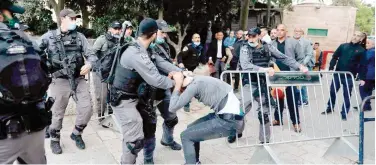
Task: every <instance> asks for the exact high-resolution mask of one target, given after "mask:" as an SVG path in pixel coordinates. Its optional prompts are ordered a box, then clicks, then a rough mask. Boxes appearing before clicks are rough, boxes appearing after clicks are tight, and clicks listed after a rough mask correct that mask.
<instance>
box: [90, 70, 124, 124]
mask: <svg viewBox="0 0 376 165" xmlns="http://www.w3.org/2000/svg"><path fill="white" fill-rule="evenodd" d="M95 74H96V73H95V72H91V73H90V74H89V76H88V80H89V85H90V89H91V90H90V92H91V93H92V98H93V101H92V103H94V105H93V112H94V113H93V117H92V118H91V120H95V121H98V122H99V124H100V125H102V126H103V127H106V128H111V129H114V130H116V131H119V128H120V127H119V125H118V123H117V121H116V120H115V117H114V115H113V113H112V109H111V106H110V105H109V104H108V103H107V94H108V90H107V89H108V85H107V84H106V83H102V82H101V81H100V79H99V77H98V76H97V75H95Z"/></svg>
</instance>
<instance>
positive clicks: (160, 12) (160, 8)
mask: <svg viewBox="0 0 376 165" xmlns="http://www.w3.org/2000/svg"><path fill="white" fill-rule="evenodd" d="M159 5H160V6H159V9H158V19H163V10H164V8H163V0H161V3H160V4H159Z"/></svg>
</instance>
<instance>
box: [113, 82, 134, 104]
mask: <svg viewBox="0 0 376 165" xmlns="http://www.w3.org/2000/svg"><path fill="white" fill-rule="evenodd" d="M109 96H110V104H111V105H112V106H118V105H119V104H120V101H121V100H130V99H138V96H137V95H136V94H130V93H127V92H124V91H121V90H119V89H116V88H115V87H111V89H110V95H109Z"/></svg>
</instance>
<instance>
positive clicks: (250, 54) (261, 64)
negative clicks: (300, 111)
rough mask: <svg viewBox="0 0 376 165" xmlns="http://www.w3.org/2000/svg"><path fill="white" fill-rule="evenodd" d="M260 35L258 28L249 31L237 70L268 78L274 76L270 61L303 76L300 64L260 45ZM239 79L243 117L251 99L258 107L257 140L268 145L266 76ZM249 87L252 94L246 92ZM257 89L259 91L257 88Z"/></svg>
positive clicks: (248, 108) (233, 139)
mask: <svg viewBox="0 0 376 165" xmlns="http://www.w3.org/2000/svg"><path fill="white" fill-rule="evenodd" d="M260 34H261V30H260V29H259V28H251V29H249V30H248V34H247V36H248V42H246V43H244V44H243V45H242V46H241V49H240V56H239V63H240V66H239V67H240V70H247V71H259V72H266V73H268V74H269V76H273V75H274V69H273V68H272V67H271V64H272V63H271V62H272V60H273V61H275V60H280V61H281V62H282V63H284V64H285V65H287V66H291V67H292V68H294V69H300V70H301V71H304V72H307V71H308V69H307V68H306V67H304V66H303V65H301V64H299V63H298V62H297V61H296V60H295V59H293V58H291V57H288V56H286V55H284V54H283V53H281V52H280V51H278V50H277V48H275V47H274V46H272V45H271V44H268V43H266V42H264V41H261V37H260ZM242 77H243V80H242V82H243V89H244V90H243V94H244V95H243V98H241V99H240V100H242V99H243V102H244V108H245V113H248V112H249V111H250V110H251V106H252V105H251V104H252V99H251V98H254V99H255V101H256V102H258V103H259V104H258V107H257V111H258V119H259V121H260V129H259V140H260V142H261V143H268V142H269V139H270V129H269V125H270V122H269V121H270V120H269V101H272V100H269V98H270V97H269V96H267V94H268V91H267V90H268V89H267V86H266V77H265V74H263V73H261V74H260V75H259V76H257V75H256V74H251V76H250V77H249V76H248V74H245V75H243V76H242ZM258 83H261V84H258ZM250 85H251V87H252V91H250V90H249V89H250ZM259 85H260V86H261V88H258V86H259ZM251 92H252V93H251ZM260 93H261V96H260ZM251 95H252V96H251ZM241 107H243V105H241ZM239 127H241V128H240V129H241V132H242V131H243V129H244V123H243V122H241V123H239ZM264 130H265V134H264ZM239 136H241V133H239ZM235 138H236V137H235V135H233V136H230V137H229V138H228V141H229V142H230V143H231V142H234V141H235Z"/></svg>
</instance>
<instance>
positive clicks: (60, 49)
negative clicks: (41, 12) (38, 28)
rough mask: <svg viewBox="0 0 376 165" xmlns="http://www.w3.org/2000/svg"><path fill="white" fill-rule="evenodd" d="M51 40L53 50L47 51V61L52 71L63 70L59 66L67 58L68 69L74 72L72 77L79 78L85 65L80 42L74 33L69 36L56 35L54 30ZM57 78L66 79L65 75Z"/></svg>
mask: <svg viewBox="0 0 376 165" xmlns="http://www.w3.org/2000/svg"><path fill="white" fill-rule="evenodd" d="M51 33H52V36H51V39H53V44H52V46H53V48H51V49H50V50H49V53H48V59H49V60H50V62H51V64H52V67H53V71H58V70H61V69H63V66H62V65H61V64H62V63H63V62H64V59H65V58H68V59H69V60H68V61H69V64H70V65H71V66H70V68H71V69H72V70H73V71H74V77H79V76H80V70H81V67H82V66H84V65H85V61H84V58H83V57H82V52H83V46H82V41H81V40H80V38H79V37H78V33H77V32H76V31H74V32H70V33H69V34H65V35H64V34H59V35H56V30H53V31H51ZM58 78H67V75H61V76H58Z"/></svg>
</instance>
